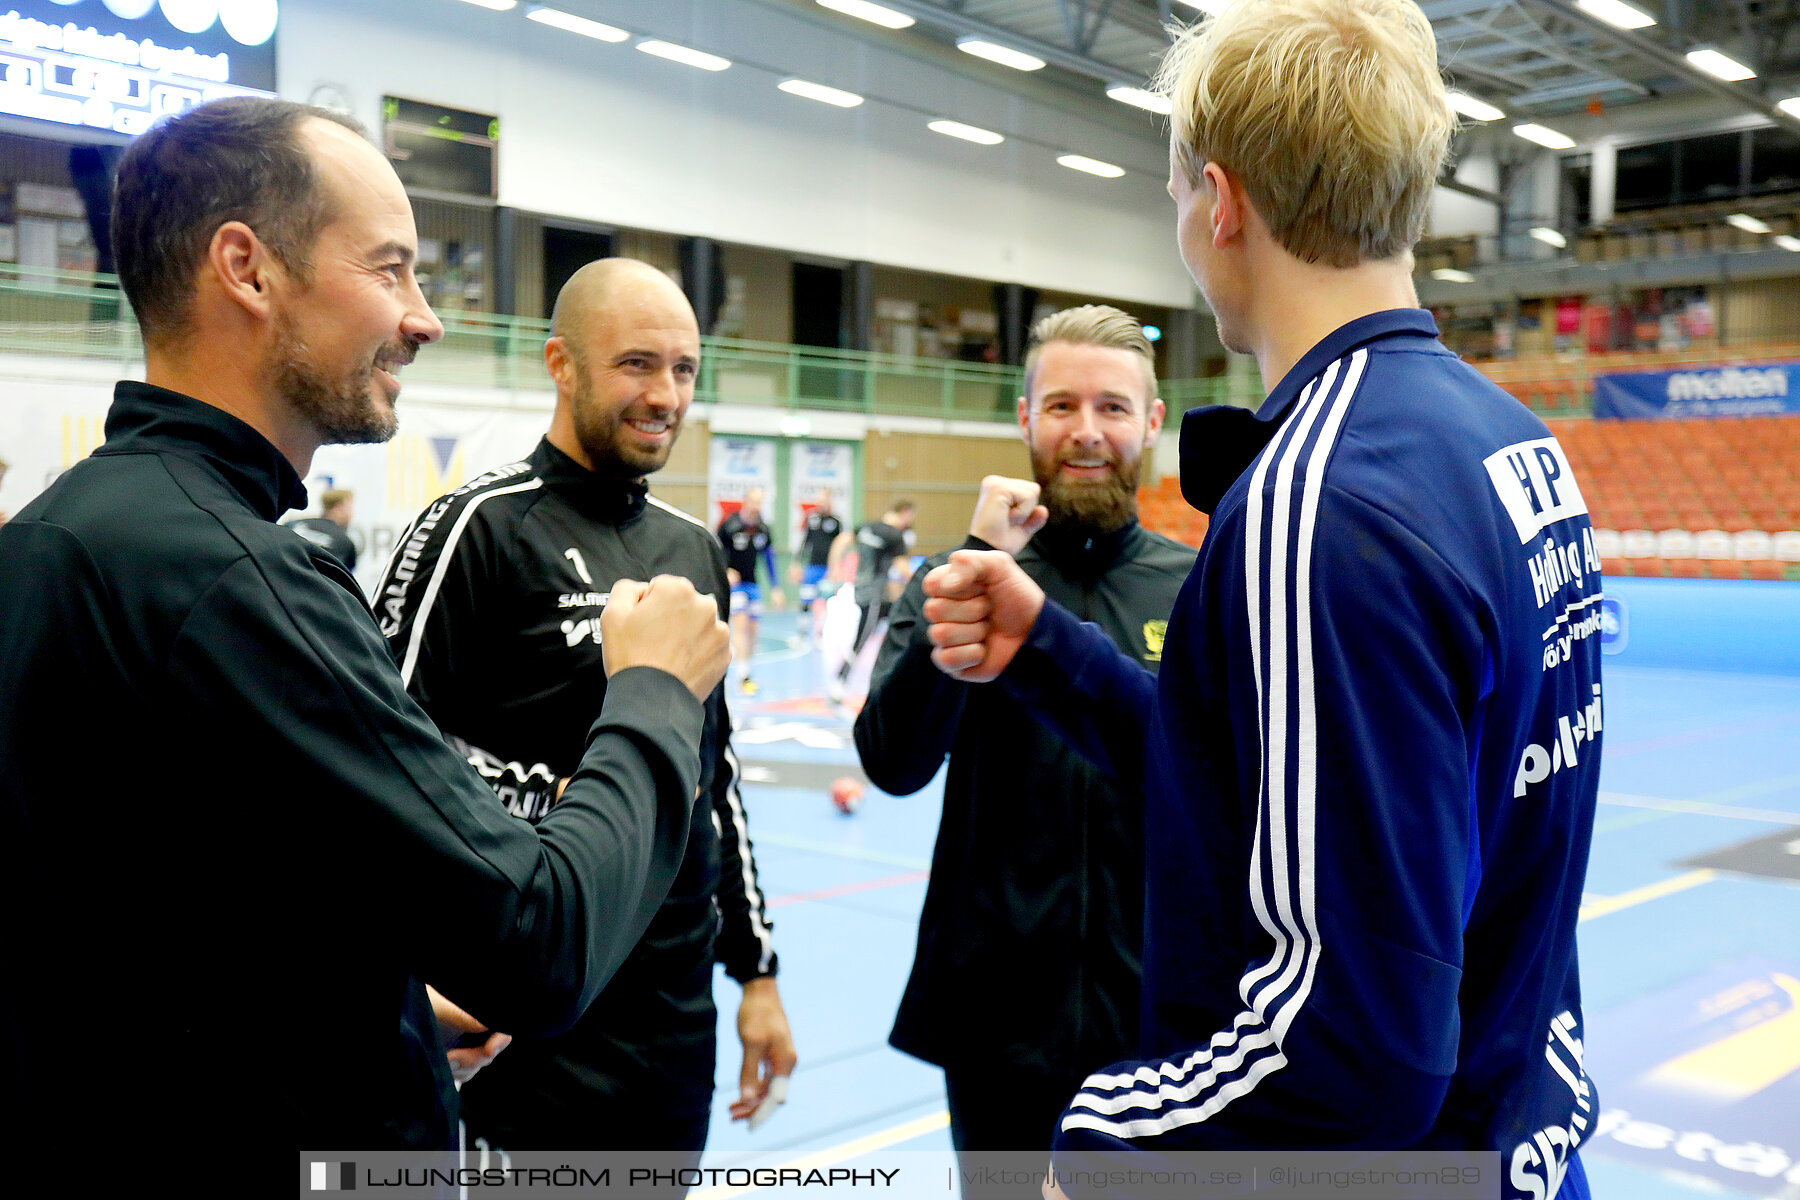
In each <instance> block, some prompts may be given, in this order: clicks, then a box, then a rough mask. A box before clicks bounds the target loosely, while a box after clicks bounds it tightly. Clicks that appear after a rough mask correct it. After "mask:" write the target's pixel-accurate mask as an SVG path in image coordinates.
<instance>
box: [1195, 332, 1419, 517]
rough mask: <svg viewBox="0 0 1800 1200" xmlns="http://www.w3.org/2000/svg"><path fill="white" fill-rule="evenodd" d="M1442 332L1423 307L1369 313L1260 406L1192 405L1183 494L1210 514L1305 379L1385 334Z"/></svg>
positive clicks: (1327, 342)
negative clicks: (1254, 409)
mask: <svg viewBox="0 0 1800 1200" xmlns="http://www.w3.org/2000/svg"><path fill="white" fill-rule="evenodd" d="M1437 336H1438V327H1437V321H1436V320H1434V319H1433V318H1432V315H1431V314H1430V313H1429V312H1427V311H1426V310H1424V309H1422V308H1394V309H1389V310H1387V311H1385V312H1378V313H1370V314H1369V315H1368V316H1366V317H1358V318H1356V320H1354V321H1351V322H1349V323H1348V324H1345V325H1341V326H1339V327H1338V328H1337V329H1335V330H1333V331H1332V332H1331V333H1330V334H1327V335H1326V336H1325V338H1324V339H1323V340H1321V341H1320V342H1319V344H1318V345H1316V346H1314V347H1313V348H1312V349H1311V350H1308V351H1307V352H1306V353H1305V354H1304V355H1302V356H1301V358H1300V361H1299V362H1297V363H1295V364H1294V366H1293V368H1292V369H1291V370H1289V371H1288V373H1287V374H1286V375H1284V376H1283V377H1282V379H1281V382H1280V383H1279V384H1277V385H1276V386H1275V388H1274V390H1273V391H1271V392H1270V393H1269V396H1268V399H1266V400H1264V401H1263V403H1262V406H1261V407H1260V408H1258V409H1257V410H1256V411H1255V412H1251V411H1250V410H1249V409H1245V408H1234V407H1232V406H1230V405H1225V404H1215V405H1210V406H1208V407H1205V408H1196V409H1191V410H1190V411H1189V412H1188V413H1187V414H1186V415H1185V416H1183V417H1182V419H1181V494H1182V497H1183V498H1184V499H1186V500H1187V502H1188V503H1189V504H1191V505H1193V506H1194V507H1195V508H1197V509H1199V510H1200V511H1201V512H1203V513H1207V514H1209V515H1210V514H1211V513H1212V512H1213V510H1214V509H1216V508H1217V507H1218V505H1219V501H1220V500H1222V499H1223V498H1224V496H1225V493H1226V492H1227V491H1228V490H1230V488H1231V485H1232V484H1233V483H1235V482H1236V481H1237V478H1238V476H1240V475H1242V474H1243V473H1244V471H1245V469H1247V468H1248V467H1249V466H1250V464H1251V463H1252V462H1254V461H1256V456H1257V455H1258V454H1260V453H1262V449H1263V447H1264V446H1266V445H1268V444H1269V442H1270V440H1271V439H1272V438H1274V436H1275V434H1276V432H1277V431H1278V430H1280V428H1281V423H1282V421H1284V420H1285V419H1286V418H1287V414H1288V412H1289V411H1290V410H1291V409H1292V408H1293V405H1294V401H1295V400H1296V399H1298V398H1299V395H1300V393H1301V392H1302V391H1304V390H1305V388H1306V385H1307V384H1309V383H1311V382H1312V381H1313V380H1314V379H1316V378H1318V376H1319V374H1320V373H1321V372H1323V371H1324V370H1325V368H1326V367H1328V366H1330V365H1331V364H1332V363H1333V362H1335V361H1337V360H1338V359H1340V358H1342V357H1343V356H1344V355H1346V354H1348V353H1350V352H1351V351H1352V350H1354V349H1356V348H1357V347H1358V346H1363V345H1367V344H1368V343H1370V342H1374V341H1380V340H1382V339H1385V338H1400V337H1408V338H1412V337H1417V338H1432V339H1435V338H1436V337H1437Z"/></svg>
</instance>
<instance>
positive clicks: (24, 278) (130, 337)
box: [0, 263, 1261, 421]
mask: <svg viewBox="0 0 1800 1200" xmlns="http://www.w3.org/2000/svg"><path fill="white" fill-rule="evenodd" d="M438 316H439V318H440V319H441V320H442V321H443V322H444V339H443V341H442V342H440V343H438V344H437V345H434V346H431V347H429V348H427V349H426V350H425V352H423V353H422V354H420V355H419V358H418V361H416V362H415V363H414V364H413V365H412V366H410V367H408V368H407V371H406V376H407V378H408V379H412V380H425V381H430V382H438V383H456V384H462V385H465V386H468V387H475V388H486V389H493V390H496V391H502V392H521V391H522V392H543V391H548V390H549V389H550V380H549V377H548V376H547V375H546V374H545V373H544V361H543V347H544V339H545V338H546V337H548V336H549V333H550V323H549V322H548V321H544V320H539V319H536V318H532V317H509V316H500V315H497V314H493V313H472V312H457V311H451V310H446V311H443V312H440V313H439V314H438ZM701 343H702V353H701V370H700V380H699V383H698V385H697V387H696V389H695V396H696V398H697V399H700V400H703V401H714V402H719V403H723V404H730V405H747V406H756V407H766V408H772V409H780V410H784V411H792V412H799V411H802V410H813V411H817V410H834V411H838V412H845V413H860V414H864V415H869V416H882V415H887V416H918V417H936V418H944V419H957V420H969V421H1010V420H1012V419H1013V413H1014V401H1015V398H1016V397H1017V396H1018V395H1019V391H1020V385H1021V377H1020V372H1019V369H1018V368H1017V367H1005V366H994V365H990V364H987V363H970V362H960V361H957V360H952V359H936V358H911V357H906V356H903V355H898V354H871V353H865V352H862V351H855V350H832V349H825V348H819V347H813V346H791V345H787V344H784V343H779V342H754V341H746V340H743V339H740V338H719V337H708V338H702V339H701ZM0 351H15V352H25V353H32V354H56V355H64V356H67V357H75V358H87V359H105V360H112V361H116V362H118V363H120V364H121V366H126V365H129V364H131V363H133V362H136V361H138V360H140V359H141V358H142V357H143V343H142V341H141V340H140V339H139V337H138V331H137V324H136V322H135V321H134V320H133V319H132V316H131V310H130V308H129V307H128V306H127V305H125V304H124V302H123V298H122V296H121V295H120V293H119V291H118V281H117V279H116V278H115V277H113V276H111V275H96V274H90V273H87V272H75V271H49V270H41V269H37V268H32V267H21V266H17V265H15V264H12V263H0ZM1161 390H1162V395H1163V399H1164V401H1165V402H1166V403H1167V404H1168V406H1169V409H1170V411H1172V412H1180V411H1181V410H1183V409H1187V408H1192V407H1194V406H1195V405H1198V404H1224V403H1232V402H1236V403H1238V404H1254V403H1256V402H1257V401H1258V400H1260V398H1261V393H1260V391H1259V390H1257V389H1255V387H1254V383H1253V381H1246V380H1243V379H1239V380H1236V381H1233V380H1228V379H1223V378H1220V379H1181V380H1167V381H1164V383H1163V384H1162V389H1161ZM1239 393H1241V394H1239Z"/></svg>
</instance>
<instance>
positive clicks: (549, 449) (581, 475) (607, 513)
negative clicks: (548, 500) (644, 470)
mask: <svg viewBox="0 0 1800 1200" xmlns="http://www.w3.org/2000/svg"><path fill="white" fill-rule="evenodd" d="M531 465H532V466H533V467H534V468H536V470H537V474H538V478H540V479H542V480H543V481H544V486H545V487H547V488H551V489H553V490H554V491H555V492H556V493H557V494H558V495H560V496H562V497H563V498H564V499H566V500H567V501H568V502H569V504H570V505H571V506H572V507H573V508H574V509H575V511H577V512H579V513H580V514H581V515H583V516H585V517H591V518H593V519H594V520H596V521H604V522H605V523H607V524H608V525H623V524H625V523H626V522H627V521H634V520H636V519H637V518H638V517H639V516H641V515H642V514H643V511H644V505H645V504H647V503H648V502H649V495H650V489H649V487H648V486H647V485H646V484H645V483H644V481H643V480H642V479H620V478H618V477H617V476H613V475H607V474H605V473H603V472H600V471H590V470H588V469H587V468H586V467H584V466H582V465H581V464H580V463H578V462H576V461H575V460H574V459H572V458H570V457H569V456H568V455H567V454H564V453H563V452H562V451H561V450H558V449H557V448H556V447H555V446H552V445H551V444H550V439H549V438H544V439H543V440H542V441H540V442H538V444H537V449H536V450H533V451H532V452H531Z"/></svg>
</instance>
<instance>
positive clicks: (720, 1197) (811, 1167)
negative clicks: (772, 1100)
mask: <svg viewBox="0 0 1800 1200" xmlns="http://www.w3.org/2000/svg"><path fill="white" fill-rule="evenodd" d="M949 1127H950V1110H949V1109H943V1110H941V1111H939V1112H935V1113H932V1114H931V1115H930V1116H926V1117H917V1118H915V1119H913V1120H911V1121H906V1122H904V1123H902V1124H899V1125H895V1126H892V1127H891V1128H888V1129H883V1130H880V1131H879V1132H877V1133H871V1134H868V1135H866V1136H864V1137H859V1138H856V1139H855V1140H853V1141H848V1142H843V1143H840V1144H839V1145H836V1146H833V1147H831V1148H830V1149H828V1150H820V1151H817V1152H815V1153H812V1154H807V1155H803V1156H802V1157H800V1158H795V1159H790V1160H789V1161H787V1162H784V1163H779V1164H777V1165H775V1166H771V1167H754V1168H747V1169H751V1170H763V1171H801V1172H806V1171H817V1170H823V1169H824V1168H826V1167H834V1166H836V1165H837V1164H839V1163H841V1162H843V1161H845V1160H846V1159H851V1158H856V1157H857V1156H859V1155H863V1154H873V1153H874V1152H875V1151H877V1150H886V1149H887V1148H888V1147H889V1146H897V1145H899V1144H900V1143H901V1142H910V1141H912V1140H913V1139H914V1138H916V1137H923V1136H925V1135H926V1134H928V1133H936V1132H937V1131H938V1130H940V1129H948V1128H949ZM761 1190H762V1189H761V1188H758V1187H756V1186H754V1185H752V1186H750V1187H712V1188H707V1189H706V1190H705V1191H699V1192H691V1193H689V1196H688V1200H731V1197H733V1196H746V1195H749V1194H750V1193H751V1192H756V1191H761Z"/></svg>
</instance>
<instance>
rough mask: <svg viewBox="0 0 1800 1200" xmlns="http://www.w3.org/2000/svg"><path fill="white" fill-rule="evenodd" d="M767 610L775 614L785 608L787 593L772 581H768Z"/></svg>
mask: <svg viewBox="0 0 1800 1200" xmlns="http://www.w3.org/2000/svg"><path fill="white" fill-rule="evenodd" d="M769 608H770V609H772V610H773V611H775V612H781V611H782V610H784V609H785V608H787V593H786V592H784V591H782V590H781V587H780V585H779V584H777V583H776V582H775V581H774V580H773V579H770V580H769Z"/></svg>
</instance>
